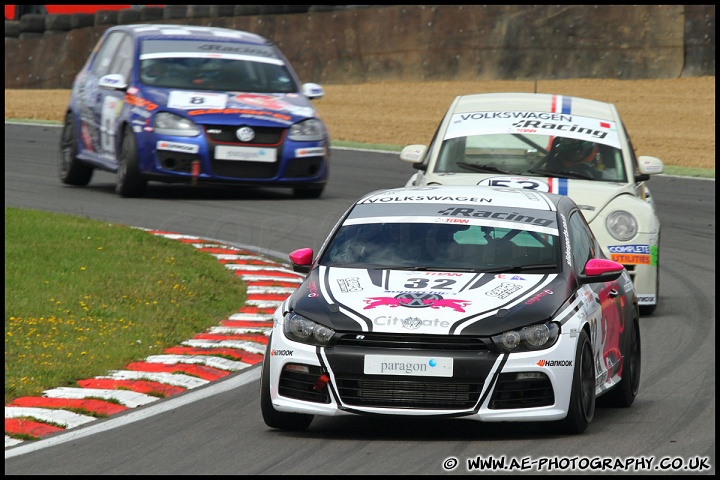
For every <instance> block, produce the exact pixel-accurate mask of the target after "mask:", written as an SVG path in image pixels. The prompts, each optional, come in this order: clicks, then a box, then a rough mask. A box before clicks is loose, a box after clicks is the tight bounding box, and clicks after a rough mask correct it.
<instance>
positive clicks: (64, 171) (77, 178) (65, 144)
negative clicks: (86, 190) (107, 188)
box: [57, 112, 93, 187]
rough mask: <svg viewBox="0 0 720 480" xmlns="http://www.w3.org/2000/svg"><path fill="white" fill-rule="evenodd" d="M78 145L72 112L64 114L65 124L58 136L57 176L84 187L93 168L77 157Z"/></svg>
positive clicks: (66, 181) (88, 181)
mask: <svg viewBox="0 0 720 480" xmlns="http://www.w3.org/2000/svg"><path fill="white" fill-rule="evenodd" d="M77 155H78V146H77V137H76V136H75V122H74V121H73V114H72V112H67V114H66V115H65V124H64V125H63V129H62V134H61V136H60V152H59V153H58V165H57V167H58V176H59V177H60V180H61V181H62V182H63V183H65V184H67V185H74V186H76V187H84V186H86V185H87V184H88V183H90V179H91V178H92V175H93V168H92V167H90V166H88V165H86V164H84V163H82V161H80V160H79V159H78V158H77Z"/></svg>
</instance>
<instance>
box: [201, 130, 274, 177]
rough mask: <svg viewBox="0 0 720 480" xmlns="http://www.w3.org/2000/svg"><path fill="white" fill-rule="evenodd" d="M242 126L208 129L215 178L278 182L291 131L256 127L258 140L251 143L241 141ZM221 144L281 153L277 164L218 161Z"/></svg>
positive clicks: (254, 139)
mask: <svg viewBox="0 0 720 480" xmlns="http://www.w3.org/2000/svg"><path fill="white" fill-rule="evenodd" d="M242 126H243V125H242V124H238V125H205V126H204V128H205V134H206V136H207V138H208V146H209V149H210V152H211V157H212V158H211V168H212V172H213V174H215V175H217V176H219V177H228V178H246V179H261V178H274V177H276V176H277V174H278V168H279V167H280V156H281V155H282V149H283V147H282V144H283V142H284V140H285V134H286V132H287V129H285V128H275V127H252V129H253V131H254V132H255V137H254V138H253V139H252V140H251V141H249V142H241V141H240V140H238V138H237V135H236V134H235V132H237V129H238V128H240V127H242ZM219 144H222V145H230V146H236V147H254V148H259V147H266V148H268V149H274V150H276V151H277V160H276V161H274V162H243V161H236V160H218V159H216V158H215V147H216V146H217V145H219Z"/></svg>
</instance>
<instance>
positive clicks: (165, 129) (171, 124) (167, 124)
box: [153, 112, 200, 137]
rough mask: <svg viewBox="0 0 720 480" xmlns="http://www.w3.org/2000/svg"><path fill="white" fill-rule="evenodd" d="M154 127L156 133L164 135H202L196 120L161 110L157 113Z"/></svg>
mask: <svg viewBox="0 0 720 480" xmlns="http://www.w3.org/2000/svg"><path fill="white" fill-rule="evenodd" d="M153 127H154V129H155V132H156V133H160V134H163V135H174V136H176V137H197V136H198V135H200V127H198V126H197V125H196V124H195V122H193V121H192V120H190V119H189V118H185V117H181V116H180V115H175V114H174V113H169V112H160V113H158V114H157V115H155V120H154V125H153Z"/></svg>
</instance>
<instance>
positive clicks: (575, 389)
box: [260, 185, 641, 434]
mask: <svg viewBox="0 0 720 480" xmlns="http://www.w3.org/2000/svg"><path fill="white" fill-rule="evenodd" d="M290 259H291V261H292V263H293V268H294V269H295V271H297V272H301V273H307V276H306V278H305V280H304V281H303V283H302V284H301V285H300V286H299V287H298V288H297V290H295V292H293V293H292V294H291V295H290V296H289V297H288V298H287V299H286V300H285V301H284V302H283V304H282V305H281V306H280V307H279V308H278V309H277V310H276V312H275V315H274V318H273V329H272V333H271V336H270V339H269V341H268V345H267V351H266V354H265V357H264V360H263V369H262V378H261V387H260V390H261V395H260V404H261V410H262V415H263V419H264V421H265V423H266V424H267V425H268V426H270V427H272V428H279V429H288V430H304V429H306V428H308V427H309V425H310V423H311V422H312V420H313V417H314V415H325V416H334V415H341V414H356V415H375V416H377V415H387V416H435V417H447V418H469V419H473V420H479V421H483V422H522V421H525V422H551V424H552V425H557V426H559V427H560V431H562V432H566V433H572V434H575V433H581V432H583V431H584V430H585V429H586V427H587V426H588V424H589V423H590V422H591V421H592V419H593V416H594V412H595V405H596V399H597V400H598V402H604V403H607V404H608V405H615V406H621V407H627V406H630V405H631V404H632V403H633V401H634V400H635V397H636V395H637V393H638V389H639V383H640V357H641V355H640V354H641V351H640V326H639V312H638V304H637V298H636V296H635V291H634V288H633V283H632V280H631V279H630V276H629V275H628V273H627V270H626V269H625V268H623V266H622V265H621V264H619V263H617V262H614V261H612V260H609V259H607V258H606V257H605V255H604V254H603V253H602V250H601V249H600V246H599V244H598V243H597V240H596V239H595V237H594V236H593V234H592V231H591V230H590V228H589V227H588V224H587V222H586V220H585V217H584V216H583V214H582V212H581V211H580V209H579V208H578V206H577V205H576V204H575V203H574V202H573V201H572V199H570V198H569V197H567V196H562V195H555V194H550V193H544V192H538V191H532V190H523V189H517V188H501V187H480V186H474V185H473V186H426V187H407V188H399V189H391V190H383V191H377V192H373V193H369V194H367V195H366V196H364V197H363V198H361V199H359V200H358V201H357V202H356V203H355V204H354V205H353V206H352V207H351V208H349V209H348V211H347V212H346V213H345V214H344V215H343V217H342V218H341V219H340V221H339V222H338V223H337V225H336V226H335V228H334V229H333V231H332V232H331V233H330V236H329V237H328V239H327V240H326V241H325V243H324V244H323V246H322V247H321V249H320V251H319V252H318V253H317V256H316V257H315V258H314V259H313V251H312V250H311V249H309V248H303V249H299V250H296V251H294V252H292V253H291V254H290Z"/></svg>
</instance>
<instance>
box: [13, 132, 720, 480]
mask: <svg viewBox="0 0 720 480" xmlns="http://www.w3.org/2000/svg"><path fill="white" fill-rule="evenodd" d="M59 136H60V128H58V127H47V126H28V125H24V126H22V125H10V124H6V125H5V206H6V207H8V206H11V207H21V208H31V209H38V210H47V211H54V212H60V213H68V214H76V215H81V216H86V217H90V218H94V219H98V220H104V221H108V222H114V223H121V224H126V225H130V226H136V227H142V228H148V229H158V230H165V231H173V232H177V233H181V234H185V235H195V236H199V237H203V238H209V239H216V240H218V241H222V242H225V243H227V244H228V245H237V246H246V247H247V246H251V247H252V248H255V249H257V250H258V251H259V252H263V253H265V254H271V255H276V256H277V257H278V258H279V259H281V260H282V261H286V260H287V257H286V255H287V253H288V252H290V251H291V250H293V249H295V248H299V247H306V246H309V247H312V248H315V249H317V248H318V247H319V246H320V244H321V243H322V241H323V240H324V238H325V235H326V234H327V233H328V231H329V230H330V229H331V228H332V226H333V225H334V223H335V221H336V220H337V218H338V217H339V216H340V215H341V214H342V213H343V212H344V211H345V209H346V208H347V207H349V206H350V205H351V204H352V202H353V201H354V200H355V199H356V198H357V197H359V196H360V195H362V194H364V193H366V192H368V191H371V190H375V189H381V188H390V187H397V186H401V185H403V184H404V183H405V181H406V180H407V178H408V177H409V176H410V175H411V174H412V173H413V172H414V170H413V169H412V168H411V167H410V166H409V165H407V164H405V163H403V162H401V161H400V160H399V158H398V156H397V154H388V153H383V152H363V151H350V150H339V149H334V150H333V151H332V159H331V171H330V183H329V184H328V187H327V189H326V190H325V194H324V195H323V197H322V198H321V199H317V200H296V199H294V198H293V197H292V192H291V191H289V190H288V191H284V190H274V189H272V190H271V189H266V190H259V189H258V190H249V189H248V190H243V191H232V190H229V189H209V188H197V187H196V188H193V187H189V186H179V185H163V184H156V183H151V184H150V188H149V193H148V196H147V197H146V198H143V199H122V198H120V197H119V196H117V194H115V192H114V177H113V176H112V175H110V174H107V173H102V172H96V173H95V176H94V178H93V180H92V182H91V183H90V185H89V186H88V187H85V188H72V187H67V186H65V185H63V184H62V183H61V182H60V181H59V180H58V177H57V173H56V166H55V159H56V155H57V147H58V143H59ZM650 187H651V189H652V193H653V194H654V196H655V201H656V202H657V205H658V209H659V215H660V219H661V222H662V236H661V249H660V264H661V276H660V296H661V301H660V304H659V306H658V308H657V310H656V312H655V314H654V315H653V316H651V317H643V318H642V319H641V334H642V349H643V350H642V377H641V386H640V393H639V395H638V398H637V400H636V401H635V404H634V405H633V406H632V407H631V408H629V409H598V410H597V412H596V416H595V420H594V422H593V423H592V424H591V425H590V427H589V428H588V430H587V431H586V432H585V433H584V434H582V435H580V436H558V435H554V434H552V433H548V431H547V429H546V428H544V427H543V425H542V424H524V423H517V424H483V423H478V422H473V421H469V420H459V419H455V420H449V419H448V420H439V419H435V420H423V419H388V418H364V417H362V418H361V417H335V418H326V417H316V418H315V420H314V421H313V423H312V425H311V426H310V428H309V429H308V430H307V431H306V432H301V433H289V432H281V431H275V430H272V429H269V428H267V427H266V426H265V424H264V423H263V421H262V417H261V415H260V404H259V365H255V366H253V367H251V368H249V369H246V370H243V371H241V372H236V373H234V374H231V375H229V376H227V377H225V378H223V379H222V380H220V381H217V382H213V383H211V384H209V385H207V386H204V387H200V388H197V389H195V390H192V391H191V392H188V393H186V394H182V395H178V396H176V397H170V398H168V399H165V400H161V401H158V402H155V403H154V404H151V405H148V406H146V407H140V408H137V409H133V410H132V411H131V412H129V413H128V412H126V413H121V414H119V415H115V416H112V417H110V418H107V419H104V420H99V421H97V422H94V423H93V424H92V425H90V426H88V427H84V426H81V427H78V428H74V429H72V430H68V431H67V432H64V433H61V434H59V435H56V436H52V437H51V438H48V439H46V440H41V441H39V442H33V443H34V444H33V445H32V446H31V448H28V446H27V443H28V442H24V444H22V445H19V446H16V447H9V448H6V449H5V473H6V474H11V475H13V474H16V475H17V474H49V475H53V474H56V475H66V474H76V475H82V474H95V475H97V474H101V475H102V474H106V475H110V474H112V475H131V474H146V475H148V474H149V475H203V474H204V475H223V474H225V475H233V474H239V475H260V474H262V475H283V474H298V475H305V474H316V475H329V474H370V475H371V474H415V475H422V474H443V473H460V474H467V473H471V474H477V473H490V472H489V470H488V468H485V467H483V466H481V465H480V464H478V463H474V461H475V460H476V459H478V458H480V457H482V459H488V458H492V459H494V460H498V461H501V460H505V462H506V463H505V465H506V468H505V469H498V470H495V473H530V472H537V471H540V472H544V473H545V472H547V473H553V474H557V473H573V472H571V471H570V469H569V468H570V467H571V466H573V465H575V467H576V471H575V472H574V473H605V474H608V473H631V474H638V473H640V474H657V473H661V474H663V473H665V474H688V473H690V474H698V473H699V474H715V403H716V399H715V181H714V180H698V179H684V178H678V177H666V176H661V177H655V178H653V179H652V180H651V181H650ZM21 449H22V450H21ZM512 460H515V462H516V463H515V465H513V466H512V467H510V466H509V465H510V462H511V461H512ZM683 468H685V469H683Z"/></svg>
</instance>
